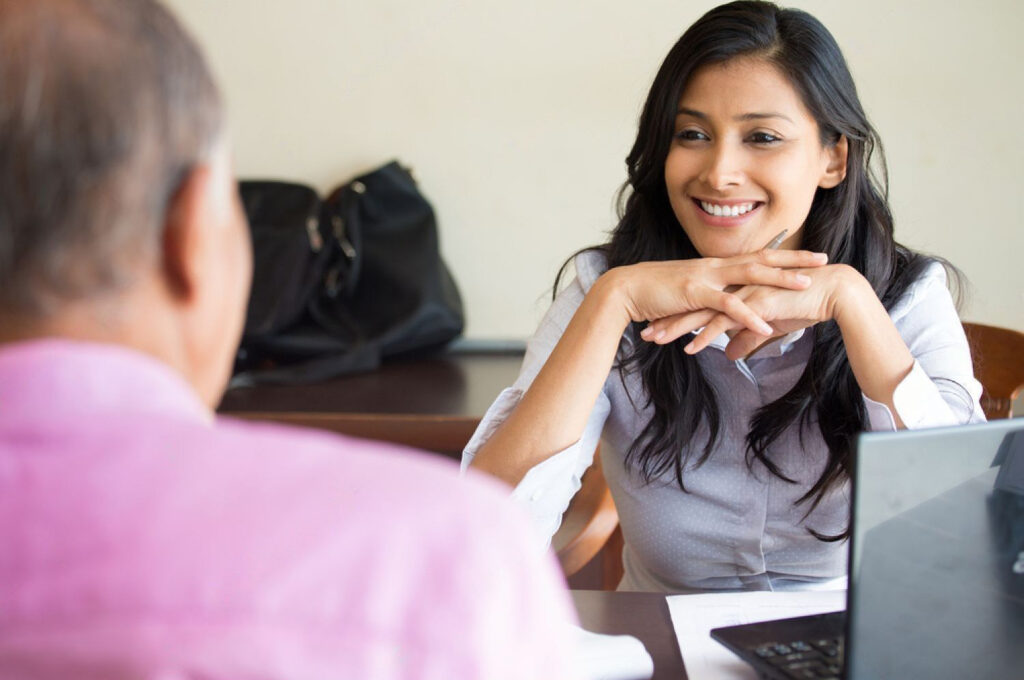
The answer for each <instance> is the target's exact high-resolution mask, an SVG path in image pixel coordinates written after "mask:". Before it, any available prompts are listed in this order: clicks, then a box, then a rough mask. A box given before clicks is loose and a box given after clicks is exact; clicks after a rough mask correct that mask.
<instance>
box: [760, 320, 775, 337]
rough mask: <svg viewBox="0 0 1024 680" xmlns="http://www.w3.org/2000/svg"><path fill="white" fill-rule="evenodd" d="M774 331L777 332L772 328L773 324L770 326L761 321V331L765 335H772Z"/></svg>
mask: <svg viewBox="0 0 1024 680" xmlns="http://www.w3.org/2000/svg"><path fill="white" fill-rule="evenodd" d="M774 332H775V329H774V328H772V327H771V326H769V325H768V324H766V323H764V322H761V333H762V334H763V335H771V334H772V333H774Z"/></svg>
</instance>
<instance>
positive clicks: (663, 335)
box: [654, 331, 665, 341]
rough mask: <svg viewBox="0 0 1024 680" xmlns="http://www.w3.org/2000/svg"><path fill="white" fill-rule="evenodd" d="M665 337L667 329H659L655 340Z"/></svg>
mask: <svg viewBox="0 0 1024 680" xmlns="http://www.w3.org/2000/svg"><path fill="white" fill-rule="evenodd" d="M663 337H665V331H658V332H657V333H655V334H654V340H655V341H658V340H661V339H662V338H663Z"/></svg>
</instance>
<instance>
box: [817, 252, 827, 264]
mask: <svg viewBox="0 0 1024 680" xmlns="http://www.w3.org/2000/svg"><path fill="white" fill-rule="evenodd" d="M814 261H815V262H822V263H824V262H828V255H827V254H826V253H815V254H814Z"/></svg>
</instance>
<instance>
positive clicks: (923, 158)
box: [169, 0, 1024, 338]
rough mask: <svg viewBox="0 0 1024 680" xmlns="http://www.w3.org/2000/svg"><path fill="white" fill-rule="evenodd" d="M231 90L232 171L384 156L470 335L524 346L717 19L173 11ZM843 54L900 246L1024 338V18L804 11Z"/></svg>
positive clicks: (849, 8)
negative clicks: (459, 298)
mask: <svg viewBox="0 0 1024 680" xmlns="http://www.w3.org/2000/svg"><path fill="white" fill-rule="evenodd" d="M169 2H170V5H171V6H172V7H174V8H175V9H176V10H178V12H179V14H180V15H182V17H183V18H184V20H185V22H186V23H187V24H188V25H189V26H190V27H191V28H192V29H193V30H194V32H195V33H196V34H197V35H198V36H199V39H200V41H201V43H202V44H203V45H204V47H205V49H206V51H207V53H208V56H209V58H210V60H211V61H212V63H213V66H214V69H215V70H216V72H217V73H218V75H219V77H220V79H221V82H222V85H223V88H224V90H225V92H226V96H227V100H228V105H229V107H230V117H231V122H232V126H233V135H234V139H235V143H236V147H237V159H238V171H239V174H240V175H241V176H244V177H254V176H263V177H275V178H289V179H295V180H301V181H306V182H309V183H312V184H314V185H316V186H318V187H319V188H321V189H327V188H329V187H330V186H332V185H334V184H336V183H338V182H340V181H342V180H344V179H346V178H348V177H350V176H352V175H353V174H356V173H359V172H362V171H365V170H368V169H370V168H372V167H374V166H376V165H378V164H380V163H382V162H384V161H386V160H389V159H391V158H392V157H397V158H399V159H401V160H402V161H403V162H405V163H406V164H408V165H411V166H412V167H413V168H414V169H415V171H416V174H417V176H418V178H419V179H420V182H421V185H422V188H423V190H424V193H426V195H427V196H428V197H429V198H430V199H431V200H432V201H433V203H434V205H435V207H436V209H437V212H438V216H439V220H440V224H441V238H442V248H443V251H444V255H445V257H446V258H447V260H448V262H449V264H450V266H451V267H452V269H453V270H454V273H455V276H456V278H457V279H458V282H459V284H460V286H461V289H462V292H463V295H464V297H465V301H466V304H467V308H468V314H469V325H468V328H467V335H468V336H469V337H473V338H522V337H526V336H527V335H529V334H530V333H531V332H532V330H533V327H534V326H535V324H536V322H537V320H538V319H539V315H540V314H541V313H542V312H543V309H544V307H545V304H546V303H545V295H546V293H547V292H548V291H549V289H550V286H551V283H552V280H553V277H554V274H555V271H556V269H557V268H558V266H559V264H560V263H561V262H562V260H563V259H564V258H565V257H566V256H568V255H569V254H570V253H571V252H572V251H574V250H576V249H577V248H580V247H582V246H585V245H588V244H592V243H596V242H599V241H602V240H604V234H605V232H606V231H607V230H608V229H609V228H610V227H611V226H612V225H613V211H612V201H613V193H614V191H615V190H616V189H617V187H618V186H619V184H620V183H621V182H622V180H623V178H624V164H623V158H624V157H625V155H626V153H627V151H628V149H629V147H630V145H631V143H632V138H633V135H634V132H635V122H636V116H637V112H638V110H639V107H640V105H641V102H642V99H643V96H644V94H645V93H646V89H647V87H648V86H649V84H650V81H651V79H652V77H653V75H654V72H655V71H656V69H657V67H658V65H659V63H660V61H661V59H662V58H663V57H664V55H665V53H666V52H667V50H668V48H669V47H670V46H671V44H672V43H673V42H674V41H675V40H676V39H677V38H678V36H679V34H680V33H681V32H682V31H683V30H684V29H685V28H686V26H688V25H689V24H690V23H691V22H692V21H693V20H694V19H696V18H697V17H698V16H699V15H700V14H701V13H702V12H703V11H705V10H706V9H708V8H709V7H711V6H712V4H713V3H709V2H686V1H683V0H671V1H670V0H632V1H631V2H623V1H622V0H615V1H595V0H587V1H585V0H517V1H516V2H512V1H510V0H477V1H475V2H466V1H464V0H371V2H338V1H335V0H288V1H286V0H169ZM795 4H796V5H797V6H800V7H803V8H806V9H809V10H811V11H812V12H813V13H815V14H816V15H817V16H818V17H819V18H820V19H822V21H823V22H824V23H825V24H826V25H827V26H828V27H829V28H830V29H831V30H832V31H833V33H834V34H835V36H836V38H837V39H838V41H839V43H840V45H841V46H842V47H843V49H844V51H845V53H846V56H847V59H848V61H849V62H850V65H851V68H852V70H853V72H854V76H855V78H856V80H857V83H858V86H859V88H860V92H861V96H862V98H863V101H864V105H865V107H866V109H867V111H868V114H869V115H870V116H871V117H872V119H873V121H874V122H875V124H876V126H877V127H878V129H879V131H880V133H881V135H882V139H883V141H884V142H885V145H886V150H887V152H888V157H889V163H890V170H891V188H892V203H893V206H894V210H895V213H896V218H897V236H898V238H899V239H900V240H901V241H903V242H904V243H906V244H907V245H909V246H912V247H914V248H918V249H922V250H925V251H927V252H930V253H936V254H939V255H942V256H945V257H947V258H949V259H951V260H952V261H953V262H954V263H955V264H957V265H958V266H959V267H961V268H962V269H963V270H964V272H965V273H966V274H967V276H968V277H969V279H970V281H971V283H972V284H973V289H972V294H971V296H970V297H969V299H968V301H967V304H966V307H965V309H964V312H963V316H964V318H967V319H973V320H979V321H986V322H989V323H997V324H1002V325H1007V326H1013V327H1016V328H1019V329H1024V285H1022V276H1021V274H1020V271H1021V266H1020V263H1021V262H1022V260H1024V207H1022V206H1024V202H1022V200H1021V196H1020V194H1021V191H1020V186H1021V184H1022V180H1024V171H1022V167H1024V92H1022V88H1021V79H1020V76H1019V75H1018V69H1019V65H1020V64H1021V63H1022V62H1024V41H1021V40H1020V38H1019V36H1020V34H1021V31H1022V29H1024V4H1021V3H1017V2H1015V1H1013V0H979V1H978V2H974V3H960V2H953V1H952V0H913V1H911V0H899V1H894V0H862V1H860V2H839V1H838V0H836V1H823V0H821V1H818V2H813V1H808V0H805V1H803V2H797V3H795Z"/></svg>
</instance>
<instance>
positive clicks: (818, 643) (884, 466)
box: [711, 418, 1024, 680]
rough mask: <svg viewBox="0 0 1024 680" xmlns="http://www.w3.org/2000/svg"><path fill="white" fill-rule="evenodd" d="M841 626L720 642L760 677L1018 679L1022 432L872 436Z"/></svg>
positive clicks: (781, 624) (817, 619) (864, 457)
mask: <svg viewBox="0 0 1024 680" xmlns="http://www.w3.org/2000/svg"><path fill="white" fill-rule="evenodd" d="M851 521H852V536H851V544H850V561H849V574H850V582H849V590H848V591H847V609H846V611H845V612H833V613H829V614H821V615H817V616H805V617H800V618H796V619H784V620H780V621H767V622H763V623H754V624H748V625H742V626H730V627H725V628H716V629H714V630H712V631H711V636H712V637H713V638H714V639H716V640H717V641H719V642H720V643H722V644H723V645H725V646H726V647H728V648H729V649H730V650H732V651H733V652H735V653H736V654H737V655H739V656H740V657H742V658H743V659H744V660H745V661H747V662H748V663H750V664H751V665H752V666H754V667H755V668H756V669H757V671H758V672H759V673H760V674H761V676H762V677H766V678H772V679H774V680H792V679H797V678H818V679H824V678H835V679H839V678H845V679H846V680H886V679H890V678H891V679H894V680H895V679H899V680H908V679H917V678H922V679H923V678H928V679H933V678H951V679H952V678H956V679H958V680H959V679H962V678H971V679H972V680H981V679H983V678H999V679H1003V678H1024V418H1021V419H1013V420H1000V421H995V422H991V423H983V424H978V425H967V426H963V427H951V428H936V429H931V430H915V431H902V432H892V433H867V434H863V435H861V437H860V438H859V440H858V442H857V455H856V458H855V461H854V471H853V508H852V512H851Z"/></svg>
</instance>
